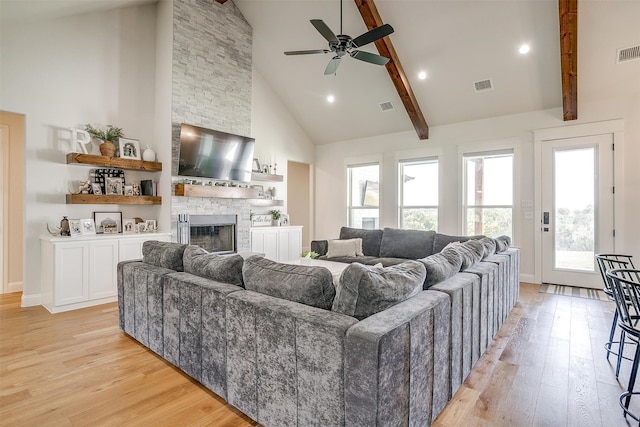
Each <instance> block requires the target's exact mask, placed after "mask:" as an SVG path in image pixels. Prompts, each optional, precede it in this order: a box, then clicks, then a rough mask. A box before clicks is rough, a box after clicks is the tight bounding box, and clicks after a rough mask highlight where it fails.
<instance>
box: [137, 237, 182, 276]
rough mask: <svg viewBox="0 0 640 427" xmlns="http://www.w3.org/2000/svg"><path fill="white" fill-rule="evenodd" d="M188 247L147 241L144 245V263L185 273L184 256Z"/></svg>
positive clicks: (179, 244)
mask: <svg viewBox="0 0 640 427" xmlns="http://www.w3.org/2000/svg"><path fill="white" fill-rule="evenodd" d="M186 247H187V245H183V244H181V243H172V242H160V241H158V240H147V241H146V242H144V243H143V244H142V262H146V263H147V264H151V265H155V266H156V267H162V268H168V269H171V270H175V271H183V264H182V256H183V255H184V249H185V248H186Z"/></svg>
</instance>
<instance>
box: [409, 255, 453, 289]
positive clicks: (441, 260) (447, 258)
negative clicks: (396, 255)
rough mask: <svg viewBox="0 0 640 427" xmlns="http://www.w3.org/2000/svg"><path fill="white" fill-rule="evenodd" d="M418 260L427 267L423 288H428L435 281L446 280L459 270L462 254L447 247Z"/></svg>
mask: <svg viewBox="0 0 640 427" xmlns="http://www.w3.org/2000/svg"><path fill="white" fill-rule="evenodd" d="M418 261H420V262H422V263H423V264H424V266H425V267H426V269H427V277H426V278H425V279H424V286H423V289H429V288H430V287H431V286H433V285H435V284H436V283H440V282H442V281H443V280H447V279H448V278H449V277H451V276H453V275H454V274H457V273H458V272H459V271H460V267H461V266H462V255H460V253H459V252H458V251H457V250H455V249H453V248H447V249H444V250H443V251H442V252H440V253H437V254H433V255H430V256H428V257H426V258H422V259H420V260H418Z"/></svg>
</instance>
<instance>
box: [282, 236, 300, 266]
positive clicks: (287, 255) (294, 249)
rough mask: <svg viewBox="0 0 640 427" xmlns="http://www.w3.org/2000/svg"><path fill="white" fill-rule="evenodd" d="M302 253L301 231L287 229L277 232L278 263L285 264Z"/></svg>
mask: <svg viewBox="0 0 640 427" xmlns="http://www.w3.org/2000/svg"><path fill="white" fill-rule="evenodd" d="M301 252H302V230H301V229H299V228H290V229H289V228H287V229H281V230H279V238H278V261H280V262H285V261H291V260H294V259H297V258H299V257H300V253H301Z"/></svg>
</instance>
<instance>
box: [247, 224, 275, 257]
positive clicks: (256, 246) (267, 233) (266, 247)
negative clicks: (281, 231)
mask: <svg viewBox="0 0 640 427" xmlns="http://www.w3.org/2000/svg"><path fill="white" fill-rule="evenodd" d="M251 252H261V253H263V254H264V257H265V258H267V259H270V260H272V261H277V260H278V231H277V230H251Z"/></svg>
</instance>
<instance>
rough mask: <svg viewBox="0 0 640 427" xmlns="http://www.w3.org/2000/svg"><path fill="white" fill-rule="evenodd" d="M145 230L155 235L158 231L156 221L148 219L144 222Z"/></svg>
mask: <svg viewBox="0 0 640 427" xmlns="http://www.w3.org/2000/svg"><path fill="white" fill-rule="evenodd" d="M144 228H145V231H146V232H147V233H153V232H154V231H156V220H155V219H148V220H146V221H145V222H144Z"/></svg>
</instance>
